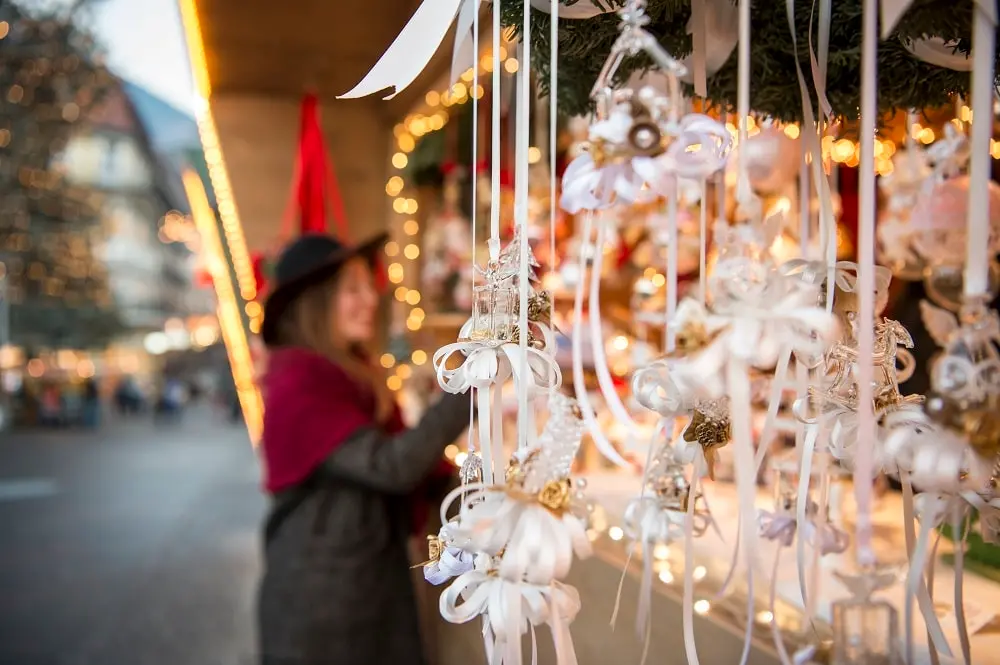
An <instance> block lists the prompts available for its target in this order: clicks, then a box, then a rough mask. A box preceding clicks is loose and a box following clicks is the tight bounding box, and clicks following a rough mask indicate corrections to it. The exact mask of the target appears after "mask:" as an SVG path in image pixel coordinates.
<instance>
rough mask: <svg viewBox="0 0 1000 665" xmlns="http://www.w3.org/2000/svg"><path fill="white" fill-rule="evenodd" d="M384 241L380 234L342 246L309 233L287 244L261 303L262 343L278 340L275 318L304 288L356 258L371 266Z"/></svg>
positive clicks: (270, 343) (319, 235)
mask: <svg viewBox="0 0 1000 665" xmlns="http://www.w3.org/2000/svg"><path fill="white" fill-rule="evenodd" d="M386 240H388V235H387V234H385V233H380V234H379V235H377V236H375V237H374V238H372V239H371V240H367V241H365V242H363V243H361V244H360V245H345V244H344V243H342V242H340V241H339V240H337V239H336V238H334V237H333V236H329V235H325V234H321V233H311V234H306V235H303V236H300V237H299V238H297V239H296V240H295V241H294V242H291V243H289V244H288V245H287V246H286V247H285V248H284V249H283V250H282V252H281V254H280V255H279V256H278V261H277V263H276V264H275V266H274V286H273V288H272V289H271V292H270V293H269V294H268V296H267V300H266V301H265V302H264V322H263V324H262V325H261V329H260V334H261V337H262V338H263V340H264V344H266V345H268V346H272V345H274V344H275V343H277V341H278V339H277V338H278V321H279V320H280V319H281V317H282V315H283V314H284V313H285V311H286V310H287V309H288V307H289V305H291V304H292V303H293V302H294V301H295V299H296V298H298V297H299V296H300V295H301V294H302V292H303V291H305V290H306V289H307V288H309V287H310V286H313V285H314V284H319V283H321V282H324V281H326V280H328V279H330V278H331V277H333V276H334V275H336V274H337V272H338V271H339V270H340V269H341V268H342V267H343V266H344V264H345V263H347V262H348V261H350V260H351V259H353V258H355V257H361V258H364V259H365V260H367V261H368V262H369V263H371V264H373V265H374V263H375V259H376V257H377V255H378V253H379V251H380V250H381V249H382V247H383V245H385V242H386Z"/></svg>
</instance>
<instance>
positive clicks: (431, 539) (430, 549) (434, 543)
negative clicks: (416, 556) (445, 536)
mask: <svg viewBox="0 0 1000 665" xmlns="http://www.w3.org/2000/svg"><path fill="white" fill-rule="evenodd" d="M443 549H444V544H443V543H442V542H441V539H440V538H438V537H437V536H427V559H428V561H429V562H433V561H437V560H439V559H440V558H441V551H442V550H443Z"/></svg>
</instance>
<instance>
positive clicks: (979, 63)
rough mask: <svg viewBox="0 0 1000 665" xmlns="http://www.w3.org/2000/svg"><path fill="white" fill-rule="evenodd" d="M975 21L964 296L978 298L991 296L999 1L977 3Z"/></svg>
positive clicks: (977, 0) (985, 0)
mask: <svg viewBox="0 0 1000 665" xmlns="http://www.w3.org/2000/svg"><path fill="white" fill-rule="evenodd" d="M975 7H976V8H975V10H974V11H973V14H974V17H973V21H972V59H973V62H974V69H973V71H972V117H973V119H975V118H979V121H978V122H976V121H975V120H974V121H973V123H972V140H971V144H972V146H973V147H972V154H971V155H970V158H969V205H968V212H967V214H968V217H967V222H966V226H967V236H966V251H965V274H964V278H965V279H964V284H963V294H964V295H965V296H966V297H968V298H978V297H980V296H982V295H988V294H989V277H990V262H991V260H992V259H993V254H994V250H993V248H992V247H991V246H990V242H989V240H990V214H989V213H990V190H989V187H988V185H990V184H992V183H991V182H990V170H991V165H992V161H993V160H992V159H990V141H991V140H992V136H993V123H992V118H993V96H994V94H995V80H994V71H993V68H994V64H995V63H994V58H995V50H996V49H995V45H996V26H997V5H996V0H976V5H975Z"/></svg>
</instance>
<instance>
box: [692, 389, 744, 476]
mask: <svg viewBox="0 0 1000 665" xmlns="http://www.w3.org/2000/svg"><path fill="white" fill-rule="evenodd" d="M682 438H683V439H684V441H685V442H686V443H688V444H694V445H696V446H697V447H698V448H700V452H701V454H702V456H703V457H704V458H705V468H706V469H707V473H708V477H709V479H710V480H715V461H716V457H717V455H718V453H717V450H718V449H719V448H721V447H722V446H724V445H726V444H727V443H729V440H730V438H732V425H731V424H730V422H729V401H728V399H726V398H722V399H718V400H710V401H708V400H705V401H700V402H698V404H696V405H695V407H694V411H693V414H692V416H691V421H690V422H689V423H688V426H687V427H686V428H685V429H684V433H683V435H682Z"/></svg>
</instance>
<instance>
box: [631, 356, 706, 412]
mask: <svg viewBox="0 0 1000 665" xmlns="http://www.w3.org/2000/svg"><path fill="white" fill-rule="evenodd" d="M675 362H681V359H675V358H663V359H660V360H655V361H653V362H651V363H649V364H648V365H646V366H645V367H642V368H640V369H638V370H636V371H635V372H634V373H633V374H632V395H633V397H635V400H636V401H637V402H639V404H641V405H642V406H644V407H646V408H647V409H649V410H650V411H653V412H654V413H657V414H659V415H660V416H662V417H664V418H676V417H678V416H681V415H683V414H685V413H687V412H688V411H690V410H691V407H692V406H693V404H692V403H691V401H690V400H688V399H685V395H684V393H682V392H681V391H680V389H678V387H677V385H676V384H675V383H674V382H673V380H672V379H671V378H670V372H671V368H672V365H673V364H674V363H675Z"/></svg>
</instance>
